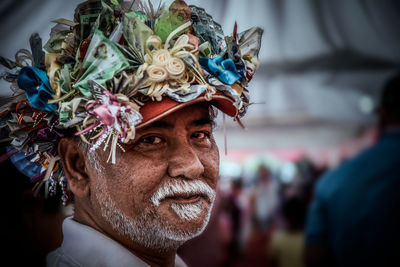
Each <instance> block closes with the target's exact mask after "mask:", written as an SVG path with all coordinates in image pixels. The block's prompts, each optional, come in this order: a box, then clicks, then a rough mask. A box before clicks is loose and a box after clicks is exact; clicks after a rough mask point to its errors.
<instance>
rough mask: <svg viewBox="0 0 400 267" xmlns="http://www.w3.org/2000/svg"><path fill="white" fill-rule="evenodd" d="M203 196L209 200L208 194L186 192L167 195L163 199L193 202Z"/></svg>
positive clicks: (184, 202) (185, 202)
mask: <svg viewBox="0 0 400 267" xmlns="http://www.w3.org/2000/svg"><path fill="white" fill-rule="evenodd" d="M201 198H203V199H205V200H207V202H208V198H207V196H205V195H203V194H186V193H179V194H174V195H170V196H167V197H165V198H164V199H163V200H167V201H173V202H179V203H182V204H191V203H194V202H197V201H199V200H200V199H201ZM163 200H162V201H163Z"/></svg>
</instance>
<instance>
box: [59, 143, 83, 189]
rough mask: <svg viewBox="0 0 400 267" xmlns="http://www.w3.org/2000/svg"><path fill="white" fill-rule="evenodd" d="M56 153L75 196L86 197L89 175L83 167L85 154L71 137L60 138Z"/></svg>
mask: <svg viewBox="0 0 400 267" xmlns="http://www.w3.org/2000/svg"><path fill="white" fill-rule="evenodd" d="M58 154H59V155H60V157H61V162H62V165H63V167H64V173H65V176H66V177H67V179H68V184H69V188H70V189H71V191H72V193H74V195H75V196H77V197H87V196H88V195H89V193H90V190H89V176H88V173H87V171H86V168H85V156H84V153H83V152H82V150H81V148H80V147H79V146H78V143H77V142H76V141H75V140H73V139H72V138H62V139H61V141H60V142H59V144H58Z"/></svg>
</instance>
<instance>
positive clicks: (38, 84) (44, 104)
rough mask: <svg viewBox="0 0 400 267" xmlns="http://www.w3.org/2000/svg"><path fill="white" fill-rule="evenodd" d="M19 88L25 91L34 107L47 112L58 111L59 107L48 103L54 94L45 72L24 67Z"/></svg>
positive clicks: (19, 78)
mask: <svg viewBox="0 0 400 267" xmlns="http://www.w3.org/2000/svg"><path fill="white" fill-rule="evenodd" d="M18 86H19V88H21V89H23V90H25V94H26V97H27V98H28V100H29V103H30V104H31V106H32V107H34V108H36V109H39V110H45V111H53V110H56V109H57V105H55V104H49V103H48V101H49V99H52V97H51V96H52V95H53V94H54V92H53V90H52V89H51V86H50V82H49V78H48V77H47V74H46V72H45V71H43V70H41V69H38V68H35V67H23V68H22V69H21V70H20V72H19V74H18Z"/></svg>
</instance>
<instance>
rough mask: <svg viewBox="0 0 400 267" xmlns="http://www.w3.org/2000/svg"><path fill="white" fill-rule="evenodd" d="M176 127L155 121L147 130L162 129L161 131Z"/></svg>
mask: <svg viewBox="0 0 400 267" xmlns="http://www.w3.org/2000/svg"><path fill="white" fill-rule="evenodd" d="M173 127H174V126H173V125H172V124H170V123H168V122H166V121H155V122H153V123H151V124H149V125H148V126H147V127H146V129H153V128H161V129H172V128H173Z"/></svg>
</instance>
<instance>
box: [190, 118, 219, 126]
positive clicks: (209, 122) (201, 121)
mask: <svg viewBox="0 0 400 267" xmlns="http://www.w3.org/2000/svg"><path fill="white" fill-rule="evenodd" d="M189 125H190V126H204V125H211V127H214V125H215V122H214V120H213V119H211V118H210V117H204V118H201V119H198V120H194V121H192V122H191V123H190V124H189Z"/></svg>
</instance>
